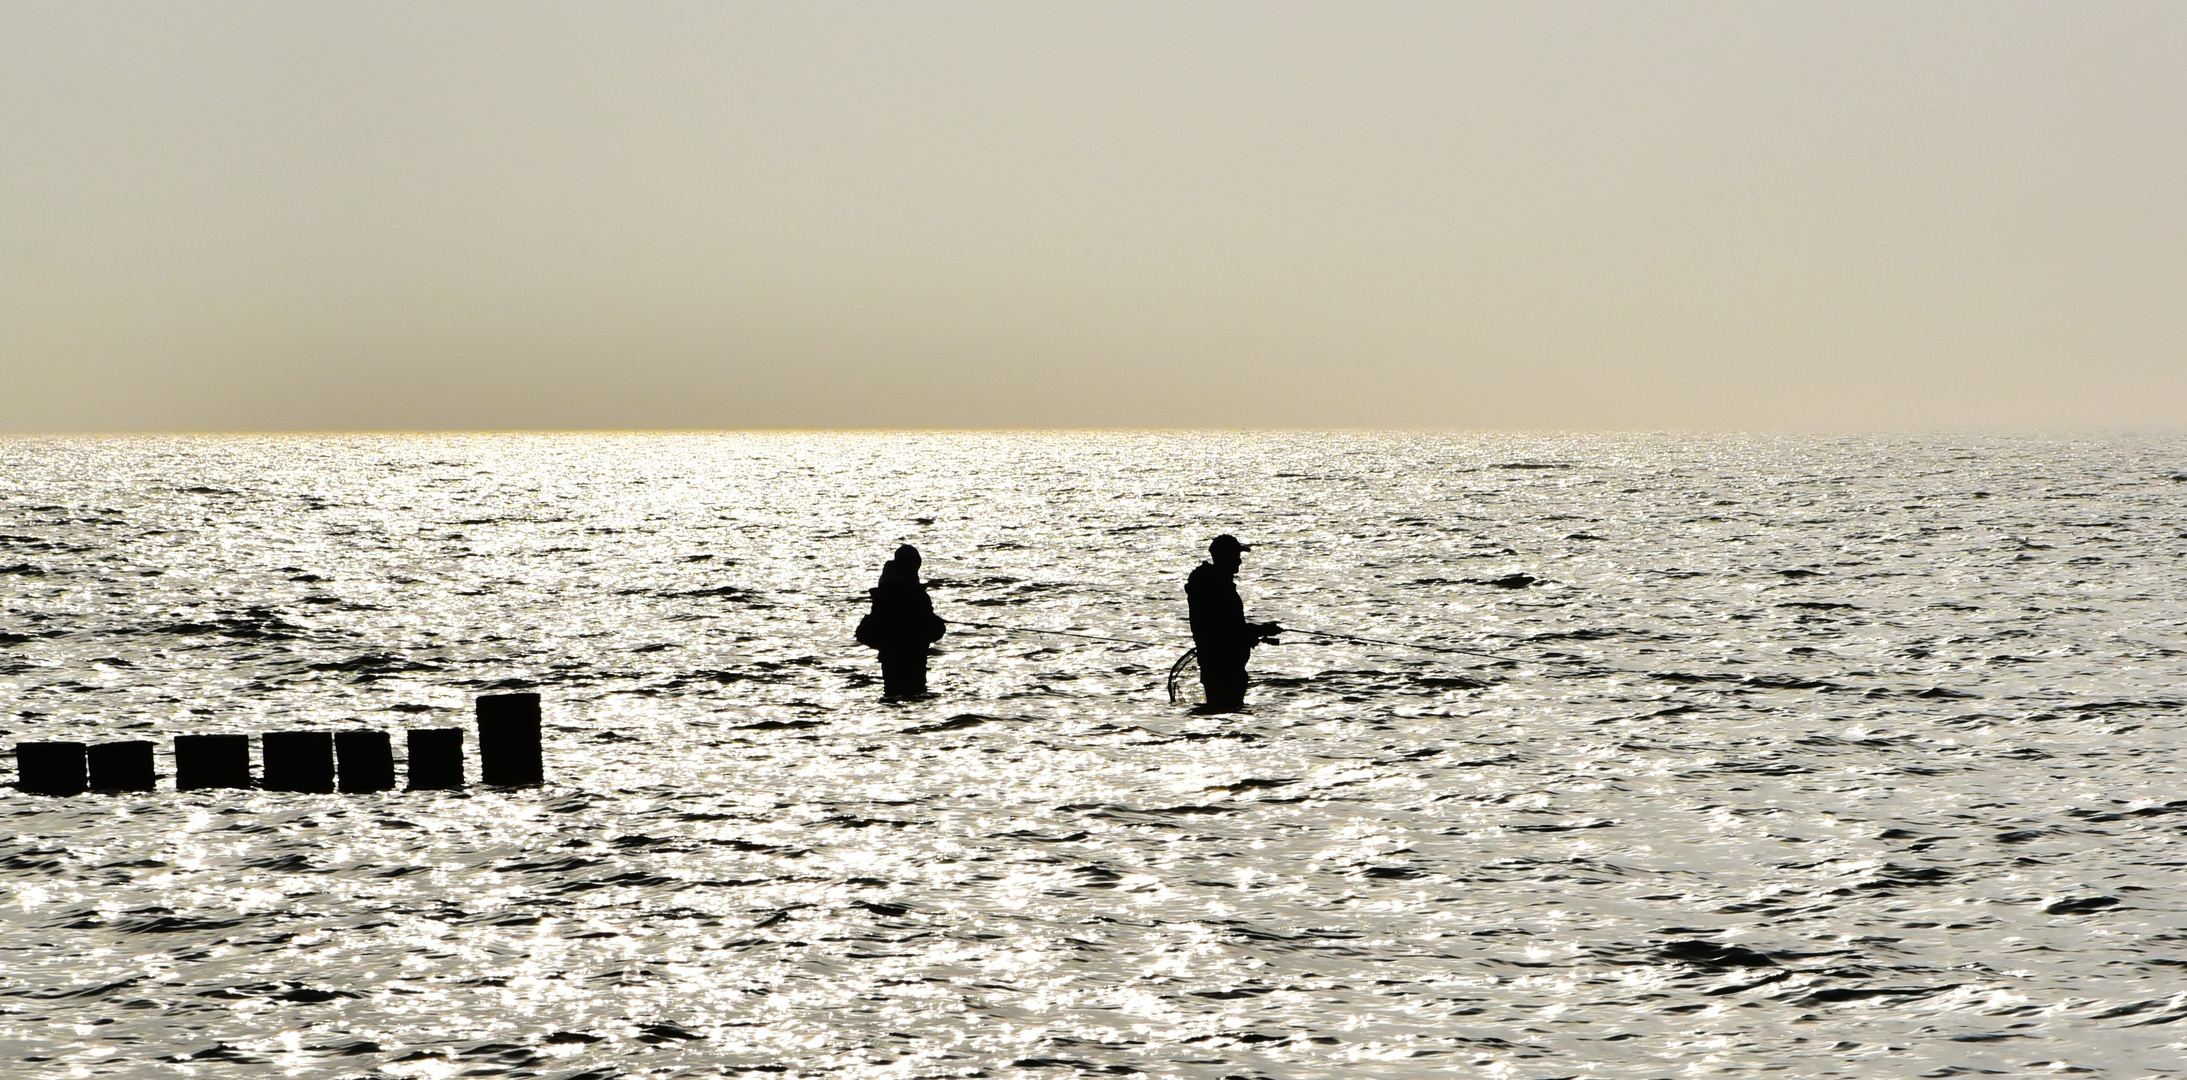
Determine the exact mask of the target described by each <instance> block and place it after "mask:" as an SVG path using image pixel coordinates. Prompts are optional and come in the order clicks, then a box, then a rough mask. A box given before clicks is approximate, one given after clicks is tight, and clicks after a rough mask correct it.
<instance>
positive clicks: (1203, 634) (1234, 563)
mask: <svg viewBox="0 0 2187 1080" xmlns="http://www.w3.org/2000/svg"><path fill="white" fill-rule="evenodd" d="M1251 550H1253V549H1252V548H1251V547H1250V546H1248V545H1246V544H1241V543H1239V542H1238V538H1237V537H1235V536H1232V535H1230V534H1229V533H1224V534H1223V535H1221V536H1218V537H1216V538H1215V539H1213V540H1211V541H1209V542H1208V545H1207V555H1208V560H1207V561H1206V562H1204V563H1201V564H1200V565H1199V566H1197V567H1194V568H1193V571H1192V576H1191V577H1190V578H1187V579H1186V581H1185V600H1186V602H1187V604H1188V605H1189V610H1190V612H1191V616H1192V644H1193V647H1194V648H1197V649H1198V650H1199V651H1200V686H1201V688H1202V689H1204V690H1205V691H1206V692H1207V703H1206V704H1204V705H1202V706H1200V707H1199V709H1198V710H1197V711H1201V712H1210V713H1225V712H1242V711H1244V709H1245V684H1246V679H1245V662H1246V658H1247V657H1248V656H1250V655H1251V654H1252V652H1253V646H1255V645H1258V644H1260V643H1261V642H1262V641H1264V640H1266V639H1268V638H1272V637H1274V636H1275V635H1276V634H1277V633H1278V632H1279V631H1281V630H1282V629H1283V628H1282V627H1280V626H1277V625H1276V624H1275V623H1272V622H1265V623H1252V622H1247V621H1245V601H1244V600H1243V599H1241V598H1240V597H1239V596H1238V567H1239V565H1240V562H1241V560H1240V558H1239V556H1241V555H1242V554H1243V553H1245V552H1248V551H1251Z"/></svg>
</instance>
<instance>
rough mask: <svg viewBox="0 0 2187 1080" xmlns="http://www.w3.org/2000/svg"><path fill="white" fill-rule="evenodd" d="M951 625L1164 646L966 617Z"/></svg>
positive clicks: (1130, 639)
mask: <svg viewBox="0 0 2187 1080" xmlns="http://www.w3.org/2000/svg"><path fill="white" fill-rule="evenodd" d="M948 622H949V625H951V626H977V627H979V628H981V629H983V630H1008V631H1010V632H1011V633H1014V634H1052V635H1054V636H1056V637H1075V638H1085V639H1087V640H1088V641H1113V642H1116V643H1117V644H1119V645H1140V646H1144V647H1146V648H1150V649H1159V648H1162V643H1161V642H1159V641H1141V640H1139V639H1138V638H1128V637H1110V636H1109V635H1107V634H1082V633H1079V632H1078V631H1076V630H1042V629H1040V628H1039V627H1037V626H1004V625H1003V624H1001V623H991V622H971V621H969V620H965V619H950V620H948Z"/></svg>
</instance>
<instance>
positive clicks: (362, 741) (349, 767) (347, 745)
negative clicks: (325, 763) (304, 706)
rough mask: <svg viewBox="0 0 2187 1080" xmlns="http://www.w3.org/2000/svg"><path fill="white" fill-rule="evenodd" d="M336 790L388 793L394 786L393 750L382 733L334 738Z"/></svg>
mask: <svg viewBox="0 0 2187 1080" xmlns="http://www.w3.org/2000/svg"><path fill="white" fill-rule="evenodd" d="M334 764H335V786H336V787H339V788H340V789H342V791H344V792H355V791H387V790H389V789H391V788H393V787H394V786H395V750H394V747H393V746H392V745H390V744H389V743H388V741H387V732H384V731H338V732H335V734H334Z"/></svg>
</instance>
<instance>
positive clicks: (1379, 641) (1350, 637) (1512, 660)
mask: <svg viewBox="0 0 2187 1080" xmlns="http://www.w3.org/2000/svg"><path fill="white" fill-rule="evenodd" d="M1283 632H1284V633H1290V634H1305V635H1307V636H1308V637H1318V638H1329V639H1331V640H1333V641H1357V642H1360V643H1361V644H1365V645H1394V646H1396V647H1398V648H1400V649H1426V650H1428V651H1429V652H1442V653H1457V654H1459V655H1460V656H1479V657H1482V658H1484V659H1488V660H1501V661H1503V662H1504V663H1507V664H1524V663H1527V662H1528V661H1525V660H1521V659H1519V658H1518V657H1515V656H1498V655H1496V654H1495V653H1485V652H1476V651H1475V650H1472V649H1459V648H1454V647H1452V646H1449V645H1430V644H1428V643H1426V642H1422V641H1392V640H1390V639H1388V638H1371V637H1361V636H1360V635H1358V634H1335V633H1331V632H1329V631H1327V630H1305V629H1301V628H1299V627H1296V626H1286V627H1284V628H1283Z"/></svg>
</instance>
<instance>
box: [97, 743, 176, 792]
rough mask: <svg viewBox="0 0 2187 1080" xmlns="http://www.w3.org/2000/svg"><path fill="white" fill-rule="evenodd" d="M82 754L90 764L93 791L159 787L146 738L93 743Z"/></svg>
mask: <svg viewBox="0 0 2187 1080" xmlns="http://www.w3.org/2000/svg"><path fill="white" fill-rule="evenodd" d="M84 757H85V760H86V761H87V762H89V763H90V766H91V790H93V791H151V790H152V789H153V788H156V787H158V786H159V773H158V771H157V770H155V769H154V768H153V767H152V744H151V742H150V741H149V740H145V739H134V740H131V741H129V742H110V743H96V744H94V745H92V746H91V747H89V748H87V749H86V750H85V753H84Z"/></svg>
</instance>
